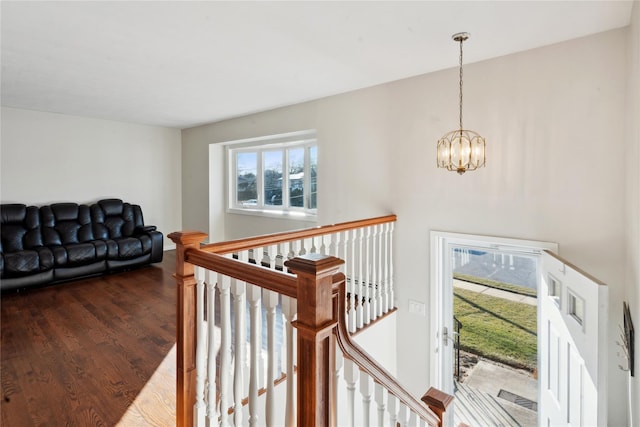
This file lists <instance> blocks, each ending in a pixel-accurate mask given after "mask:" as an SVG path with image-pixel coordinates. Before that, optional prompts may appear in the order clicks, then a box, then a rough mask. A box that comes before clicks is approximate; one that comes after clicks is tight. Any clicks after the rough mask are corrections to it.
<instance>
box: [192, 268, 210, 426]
mask: <svg viewBox="0 0 640 427" xmlns="http://www.w3.org/2000/svg"><path fill="white" fill-rule="evenodd" d="M194 276H195V279H196V403H195V405H194V408H193V409H194V416H195V423H196V425H197V426H204V420H205V413H206V405H205V402H204V383H205V378H206V375H207V369H206V366H207V360H206V355H207V335H206V332H205V331H206V328H205V323H204V277H205V269H204V268H202V267H198V266H196V267H195V269H194Z"/></svg>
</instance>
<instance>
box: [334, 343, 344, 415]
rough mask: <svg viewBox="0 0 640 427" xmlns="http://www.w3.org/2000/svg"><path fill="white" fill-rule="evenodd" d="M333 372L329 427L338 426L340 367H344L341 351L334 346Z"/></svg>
mask: <svg viewBox="0 0 640 427" xmlns="http://www.w3.org/2000/svg"><path fill="white" fill-rule="evenodd" d="M335 361H336V365H335V371H334V375H333V393H332V399H333V400H332V402H331V405H332V407H333V410H332V411H331V421H332V423H331V425H332V426H337V425H338V411H339V410H340V406H341V405H340V404H339V403H338V389H339V387H340V372H341V371H342V367H343V366H344V357H343V356H342V351H341V350H340V349H339V348H338V346H337V345H336V346H335Z"/></svg>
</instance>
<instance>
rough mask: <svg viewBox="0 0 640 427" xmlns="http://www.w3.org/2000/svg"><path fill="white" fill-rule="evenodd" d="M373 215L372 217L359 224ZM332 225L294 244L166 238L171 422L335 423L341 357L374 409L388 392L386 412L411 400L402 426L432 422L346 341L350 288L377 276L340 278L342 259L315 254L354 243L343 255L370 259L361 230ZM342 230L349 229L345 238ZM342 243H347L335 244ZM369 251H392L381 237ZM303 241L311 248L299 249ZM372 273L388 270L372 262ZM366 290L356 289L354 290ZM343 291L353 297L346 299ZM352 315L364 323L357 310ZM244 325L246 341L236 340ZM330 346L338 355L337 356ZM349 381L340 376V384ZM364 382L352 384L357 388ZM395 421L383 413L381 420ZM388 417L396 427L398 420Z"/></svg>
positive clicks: (185, 235) (192, 235)
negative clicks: (169, 249) (171, 270)
mask: <svg viewBox="0 0 640 427" xmlns="http://www.w3.org/2000/svg"><path fill="white" fill-rule="evenodd" d="M387 218H388V217H387ZM376 220H377V219H376ZM393 220H395V217H393ZM371 221H374V222H375V220H368V221H364V222H371ZM360 223H361V222H360ZM352 224H353V223H352ZM383 224H384V223H383ZM375 226H376V227H377V225H375ZM331 227H337V228H341V227H345V228H343V229H342V230H339V231H337V232H336V233H337V234H333V235H330V236H331V237H330V238H326V237H322V236H324V235H323V234H316V233H317V231H318V230H319V229H313V230H311V231H308V230H305V231H300V232H295V233H299V234H297V235H296V240H294V241H293V243H288V242H285V241H284V240H283V241H282V242H276V243H273V241H272V240H271V241H270V240H264V237H261V238H258V239H257V244H256V243H255V242H254V243H253V244H252V243H249V240H247V239H245V240H244V241H236V242H226V243H222V244H214V245H207V246H205V247H204V249H200V248H199V246H200V242H202V241H203V240H204V239H205V238H206V235H205V234H204V233H199V232H182V233H172V234H171V235H169V237H170V238H171V239H172V240H173V241H174V242H175V243H176V245H177V256H176V258H177V266H176V275H175V277H176V281H177V285H178V287H177V289H178V310H177V314H178V319H177V320H178V325H177V330H178V334H177V350H178V351H177V410H176V413H177V419H176V422H177V425H179V426H192V425H199V426H201V425H221V426H228V425H245V424H246V422H245V421H248V424H249V425H251V426H256V425H267V426H274V425H285V426H287V427H289V426H294V425H296V424H297V425H299V426H314V425H315V426H326V425H337V420H338V407H339V405H337V396H338V393H337V390H338V387H337V385H338V384H337V381H336V378H337V377H338V376H339V373H340V368H341V367H342V365H344V376H345V379H346V378H347V376H349V378H350V381H351V380H353V378H354V373H355V372H356V371H359V370H362V372H364V374H363V375H361V378H364V375H370V376H371V378H372V379H373V381H376V386H375V387H376V402H377V403H378V409H379V410H380V408H384V407H385V404H382V403H380V398H381V397H385V398H386V396H387V395H388V396H389V397H388V402H389V404H388V406H389V408H390V411H391V412H389V413H390V414H393V411H394V409H393V408H395V407H398V408H400V407H401V406H402V405H404V408H411V410H410V411H407V412H406V413H407V417H406V420H405V421H407V422H411V420H412V418H411V417H414V418H415V419H416V420H417V418H421V419H422V420H424V422H426V423H427V424H429V425H436V424H434V422H436V421H437V420H438V417H436V416H434V415H433V412H431V411H430V410H429V409H426V407H425V406H424V405H422V406H420V405H421V403H420V401H419V400H417V399H415V398H412V397H408V396H410V395H408V394H407V393H406V392H404V391H403V389H402V388H401V387H399V385H397V383H394V382H393V381H394V380H393V379H392V377H391V376H390V375H388V374H387V373H386V372H385V371H384V370H382V369H381V368H379V367H378V366H377V364H376V363H375V362H374V361H373V360H371V359H370V358H368V356H366V353H364V352H363V351H361V350H357V349H359V347H357V346H356V345H355V344H353V343H352V342H351V341H350V339H349V336H348V329H349V327H351V326H353V324H354V323H355V325H356V326H357V325H358V317H357V313H358V309H357V306H358V301H359V300H361V299H362V300H364V298H361V297H359V296H358V297H356V296H357V295H362V294H359V293H357V292H358V291H360V288H358V284H359V283H364V284H366V283H376V281H375V280H374V281H372V282H369V281H368V280H367V279H366V278H367V276H366V274H365V275H359V276H358V275H357V274H353V275H352V276H351V278H350V280H349V279H347V276H345V275H344V274H343V273H338V270H339V269H341V268H344V262H343V261H342V260H340V259H338V258H337V257H335V256H330V255H323V253H331V252H332V251H336V253H340V252H342V253H346V254H347V255H349V254H351V251H352V250H353V253H355V254H357V255H352V257H351V259H352V260H365V261H366V260H367V259H371V258H370V257H371V254H369V255H368V256H367V255H366V251H358V250H357V249H356V248H357V246H358V245H357V242H358V240H357V236H359V235H362V236H366V235H367V232H366V231H365V232H363V233H362V232H359V231H357V232H353V233H352V234H348V233H349V231H351V229H349V228H348V227H346V226H345V225H344V224H339V225H337V226H331ZM365 227H369V225H365ZM382 229H383V230H384V228H382ZM391 229H392V228H391ZM314 231H315V232H316V233H314ZM307 233H310V234H307ZM340 233H342V234H340ZM372 234H373V233H372ZM378 234H380V233H378ZM383 234H384V233H383ZM350 235H353V236H356V237H355V238H354V239H349V236H350ZM335 236H337V237H335ZM341 237H342V238H343V239H341ZM278 238H279V239H281V238H282V236H280V237H278ZM385 239H388V241H390V240H391V238H390V237H386V238H383V239H382V241H384V240H385ZM345 241H346V242H348V243H346V244H342V245H341V244H340V242H345ZM349 242H350V243H351V244H349ZM378 242H380V241H379V240H378ZM353 243H356V244H355V245H354V244H353ZM365 246H366V245H365ZM341 247H342V248H343V249H342V251H340V250H339V248H341ZM378 247H379V248H380V249H378V250H375V249H374V250H373V251H372V253H373V254H375V255H374V257H375V256H379V257H385V256H386V255H384V254H385V253H387V254H388V256H389V258H390V255H391V252H390V249H388V252H387V250H386V249H382V248H383V246H382V245H381V244H380V245H379V246H378ZM283 248H284V249H283ZM306 248H309V252H310V253H306V252H307V251H306ZM336 248H338V249H336ZM352 248H354V249H352ZM285 250H288V252H284V251H285ZM213 251H216V252H220V253H224V254H225V255H221V254H220V253H214V252H213ZM285 253H286V258H290V257H292V256H294V258H292V259H289V260H288V261H284V259H285ZM301 253H302V255H301V256H298V255H299V254H301ZM284 270H287V271H284ZM345 270H347V271H348V270H349V269H348V268H347V269H345ZM364 270H367V268H363V271H364ZM354 271H355V272H359V267H352V268H351V272H352V273H353V272H354ZM381 271H385V268H383V267H381ZM390 272H391V271H390ZM291 273H295V274H296V275H297V276H294V275H292V274H291ZM363 277H364V278H365V279H363V280H359V279H360V278H363ZM369 277H371V276H369ZM377 277H380V278H381V280H380V281H379V282H378V283H382V282H385V281H386V283H391V280H390V279H385V280H382V278H384V277H385V273H380V274H379V275H378V276H377ZM347 283H349V285H350V288H349V289H347V286H348V285H347ZM366 287H367V286H365V285H363V286H362V289H363V290H362V292H363V293H364V288H366ZM380 288H382V286H378V289H380ZM349 290H351V291H352V292H351V296H352V299H350V298H349V297H348V293H349ZM370 290H371V288H370ZM383 294H384V291H382V290H380V291H376V290H373V291H372V292H371V294H370V297H372V299H376V302H375V303H372V304H370V305H373V304H376V309H375V311H376V312H377V307H378V306H379V305H380V306H381V307H384V300H385V297H384V296H382V297H380V298H379V296H381V295H383ZM387 295H389V293H387ZM390 295H393V294H392V293H391V294H390ZM377 298H379V299H377ZM232 299H233V304H231V300H232ZM380 301H381V303H380V304H379V302H380ZM387 301H392V299H391V300H387ZM362 305H363V306H364V304H362ZM247 306H248V307H249V308H248V311H249V314H248V317H249V325H248V327H247V325H246V320H245V318H246V317H247V309H246V307H247ZM298 309H299V310H298ZM361 312H362V313H363V316H362V323H363V324H364V321H365V316H364V313H365V310H364V307H363V309H362V310H361ZM263 313H264V315H263ZM276 313H278V314H276ZM349 315H353V316H355V321H354V320H353V319H352V320H349ZM263 316H264V318H265V319H266V323H267V327H266V340H265V341H267V345H266V351H264V350H262V349H263V348H264V346H263V344H262V342H261V341H262V338H263V335H265V334H264V333H261V331H263V329H264V328H262V326H261V323H262V321H263ZM278 318H281V319H284V322H283V324H281V328H282V334H281V335H282V336H281V337H280V338H278V336H279V335H278V332H277V331H276V324H277V321H276V320H277V319H278ZM232 319H233V320H232ZM350 322H351V324H350ZM232 325H233V326H234V327H233V328H232ZM294 328H295V331H294ZM247 330H248V331H249V335H250V340H249V343H247V340H246V339H245V333H246V332H247ZM334 336H335V337H334ZM294 337H296V338H294ZM278 340H279V341H278ZM295 342H297V346H296V345H294V343H295ZM336 343H337V344H338V346H339V347H340V349H342V351H343V352H344V354H343V355H341V354H340V352H337V353H336ZM278 349H281V351H278ZM354 349H355V350H354ZM296 352H297V356H296ZM342 360H344V363H342V362H341V361H342ZM337 361H338V362H337ZM351 361H353V362H354V363H352V362H351ZM347 370H349V375H347ZM294 377H296V379H295V380H294ZM354 383H355V382H354V381H351V383H347V388H349V384H351V385H353V384H354ZM296 384H297V387H295V385H296ZM361 384H365V383H364V382H361ZM383 384H384V385H385V387H386V386H387V384H391V387H390V389H389V391H388V392H386V394H385V392H384V391H383V390H386V389H387V388H383V387H382V385H383ZM276 387H277V388H279V390H278V391H277V392H276ZM296 388H297V390H298V392H297V393H296V392H295V391H296ZM366 388H367V387H366V386H364V385H361V390H365V389H366ZM365 392H366V390H365ZM436 392H437V391H436ZM296 396H297V397H296ZM370 396H371V394H369V400H370ZM434 396H435V398H434ZM447 396H448V395H438V394H437V393H436V394H434V393H433V392H431V391H430V394H427V395H425V397H423V400H424V401H425V402H429V404H430V405H432V406H431V407H433V408H434V409H435V410H436V411H437V410H438V408H440V407H441V409H445V408H446V403H447V400H448V397H447ZM396 397H397V400H396ZM425 399H426V400H425ZM429 399H431V400H433V401H429ZM434 399H435V400H434ZM296 400H297V404H295V402H296ZM366 400H367V399H363V401H366ZM247 402H248V405H247V404H246V403H247ZM401 402H402V403H401ZM383 412H384V411H383ZM408 414H413V415H408ZM393 420H394V416H392V415H390V417H389V421H390V422H392V421H393ZM440 420H441V415H440ZM397 423H400V425H411V424H404V423H403V418H402V415H400V417H398V421H397ZM352 425H353V424H352ZM366 425H368V424H366ZM379 425H384V424H379ZM390 425H393V426H394V427H395V426H396V422H393V423H392V424H390Z"/></svg>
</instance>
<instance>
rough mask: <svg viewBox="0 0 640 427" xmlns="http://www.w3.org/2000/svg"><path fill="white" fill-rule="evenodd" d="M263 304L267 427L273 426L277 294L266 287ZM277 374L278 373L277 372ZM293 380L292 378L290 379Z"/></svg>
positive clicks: (263, 291) (263, 293) (276, 355)
mask: <svg viewBox="0 0 640 427" xmlns="http://www.w3.org/2000/svg"><path fill="white" fill-rule="evenodd" d="M262 298H263V301H264V302H263V304H264V306H265V308H266V311H267V362H268V365H267V399H266V408H265V418H266V419H265V421H266V425H267V427H271V426H275V425H276V422H275V406H276V404H275V381H276V379H277V378H276V363H277V362H278V360H277V358H278V354H277V353H276V306H277V305H278V294H277V293H276V292H273V291H269V290H267V289H263V290H262ZM278 376H280V373H279V372H278ZM291 380H293V379H291Z"/></svg>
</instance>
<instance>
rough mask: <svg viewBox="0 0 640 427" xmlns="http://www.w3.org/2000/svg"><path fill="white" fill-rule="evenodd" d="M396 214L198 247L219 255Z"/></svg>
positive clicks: (366, 223)
mask: <svg viewBox="0 0 640 427" xmlns="http://www.w3.org/2000/svg"><path fill="white" fill-rule="evenodd" d="M396 219H397V217H396V215H386V216H380V217H377V218H369V219H361V220H357V221H349V222H342V223H339V224H333V225H323V226H321V227H315V228H306V229H303V230H296V231H287V232H284V233H275V234H265V235H262V236H256V237H249V238H246V239H239V240H229V241H227V242H218V243H210V244H208V245H203V246H202V247H201V248H200V249H202V250H203V251H207V252H215V253H217V254H220V255H224V254H230V253H233V252H239V251H245V250H248V249H253V248H259V247H262V246H269V245H276V244H278V243H285V242H289V241H291V240H300V239H306V238H309V237H316V236H322V235H323V234H330V233H337V232H339V231H345V230H351V229H355V228H361V227H368V226H372V225H379V224H386V223H388V222H395V221H396Z"/></svg>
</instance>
